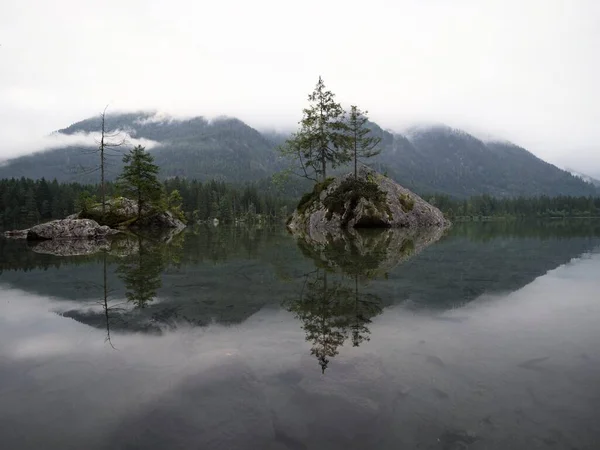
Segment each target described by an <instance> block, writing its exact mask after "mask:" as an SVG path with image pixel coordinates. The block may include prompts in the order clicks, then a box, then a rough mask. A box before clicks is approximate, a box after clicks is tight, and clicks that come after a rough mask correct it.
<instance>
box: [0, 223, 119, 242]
mask: <svg viewBox="0 0 600 450" xmlns="http://www.w3.org/2000/svg"><path fill="white" fill-rule="evenodd" d="M116 233H118V231H117V230H113V229H111V228H110V227H107V226H104V225H99V224H98V222H96V221H94V220H89V219H62V220H52V221H51V222H46V223H41V224H39V225H35V226H33V227H31V228H29V229H27V230H20V231H7V232H6V233H4V236H5V237H7V238H17V239H27V240H29V241H44V240H51V239H100V238H105V237H107V236H111V235H113V234H116Z"/></svg>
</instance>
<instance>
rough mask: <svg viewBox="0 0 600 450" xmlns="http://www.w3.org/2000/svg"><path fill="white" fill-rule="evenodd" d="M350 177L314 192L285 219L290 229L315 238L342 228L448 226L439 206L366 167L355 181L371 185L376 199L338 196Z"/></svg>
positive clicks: (350, 175) (337, 180)
mask: <svg viewBox="0 0 600 450" xmlns="http://www.w3.org/2000/svg"><path fill="white" fill-rule="evenodd" d="M353 178H354V175H353V174H348V175H345V176H342V177H338V178H336V179H334V180H333V181H331V182H330V183H329V184H328V185H327V187H326V188H324V189H323V190H322V191H321V192H320V194H318V197H316V195H315V197H316V198H312V199H311V200H310V201H309V202H307V204H305V207H304V208H301V210H298V209H296V211H294V214H293V215H292V217H291V218H290V220H289V221H288V228H289V229H290V231H292V232H293V233H295V234H297V233H303V234H305V235H307V236H308V237H309V238H311V239H315V237H316V236H318V235H326V234H328V233H336V232H337V231H338V230H340V229H342V228H348V229H351V228H363V227H364V228H407V229H424V228H431V227H436V228H444V227H447V226H449V225H450V222H449V221H448V220H447V219H446V218H445V217H444V214H443V213H442V212H441V211H440V210H439V209H437V208H436V207H434V206H432V205H430V204H429V203H427V202H426V201H425V200H423V199H422V198H421V197H419V196H418V195H416V194H415V193H413V192H411V191H409V190H408V189H406V188H404V187H402V186H400V185H399V184H398V183H396V182H394V181H393V180H391V179H390V178H388V177H386V176H384V175H381V174H379V173H377V172H375V171H373V170H371V169H368V168H366V167H362V168H361V169H360V170H359V174H358V181H359V183H363V185H365V184H366V183H369V184H370V185H371V186H372V184H375V185H376V186H377V188H378V195H379V199H375V198H374V197H369V198H367V197H365V196H362V195H355V196H354V199H353V200H351V199H348V198H347V197H350V196H348V195H346V196H345V197H344V196H341V195H340V193H341V192H346V191H344V186H348V185H352V180H353ZM340 187H342V188H341V189H340ZM317 193H318V191H317ZM340 198H342V200H339V199H340ZM336 203H337V204H336ZM332 205H335V206H332Z"/></svg>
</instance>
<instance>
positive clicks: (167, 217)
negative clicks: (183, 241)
mask: <svg viewBox="0 0 600 450" xmlns="http://www.w3.org/2000/svg"><path fill="white" fill-rule="evenodd" d="M132 228H173V229H175V230H178V231H180V230H183V229H184V228H185V224H184V223H183V222H182V221H181V220H179V219H178V218H177V217H175V216H174V215H173V214H172V213H171V212H170V211H164V212H158V213H154V214H149V215H147V216H145V217H142V218H141V219H140V220H137V221H136V222H135V223H134V224H133V225H132Z"/></svg>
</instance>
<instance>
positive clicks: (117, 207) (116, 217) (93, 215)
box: [77, 197, 185, 229]
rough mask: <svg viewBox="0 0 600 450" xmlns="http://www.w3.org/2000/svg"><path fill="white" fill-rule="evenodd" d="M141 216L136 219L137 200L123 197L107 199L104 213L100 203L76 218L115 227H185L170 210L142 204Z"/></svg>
mask: <svg viewBox="0 0 600 450" xmlns="http://www.w3.org/2000/svg"><path fill="white" fill-rule="evenodd" d="M141 216H142V218H141V219H139V220H138V206H137V202H136V201H134V200H131V199H128V198H125V197H119V198H114V199H110V200H108V201H107V202H106V211H105V214H104V215H103V214H102V207H101V205H100V204H97V205H94V206H93V207H92V208H91V209H89V210H87V211H85V212H80V213H79V214H77V217H78V218H86V219H92V220H95V221H97V222H100V223H105V224H106V225H109V226H111V227H115V228H130V227H131V228H175V229H183V228H185V224H184V223H183V222H182V221H180V220H179V219H177V218H176V217H175V216H174V215H173V214H172V213H171V212H170V211H166V212H160V211H156V210H155V209H153V208H152V207H150V206H144V207H143V208H142V213H141Z"/></svg>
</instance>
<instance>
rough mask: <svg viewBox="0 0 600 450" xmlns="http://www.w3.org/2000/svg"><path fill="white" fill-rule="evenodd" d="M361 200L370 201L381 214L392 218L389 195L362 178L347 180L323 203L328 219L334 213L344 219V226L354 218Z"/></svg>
mask: <svg viewBox="0 0 600 450" xmlns="http://www.w3.org/2000/svg"><path fill="white" fill-rule="evenodd" d="M361 198H364V199H365V200H368V201H370V202H371V203H372V204H373V205H375V208H377V210H378V211H379V212H381V213H382V214H387V215H388V217H391V215H392V212H391V211H390V209H389V206H388V204H387V194H386V193H385V192H383V191H382V190H381V189H379V186H378V185H377V184H376V183H372V182H370V181H365V180H362V179H360V178H359V179H355V178H346V179H345V180H344V181H342V182H341V183H340V185H339V186H338V188H337V189H336V190H334V191H333V192H332V193H331V194H329V195H328V196H327V197H326V198H325V200H324V201H323V204H324V205H325V207H326V208H327V215H326V217H327V219H328V220H329V219H331V217H332V215H333V213H336V214H338V215H339V216H340V217H341V218H342V225H346V224H347V223H348V222H349V221H350V220H352V219H353V218H354V216H353V213H352V212H353V211H354V208H356V205H357V204H358V201H359V200H360V199H361ZM346 205H348V206H346ZM347 212H348V213H347Z"/></svg>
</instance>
